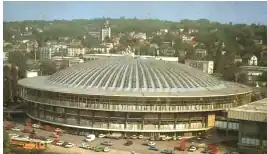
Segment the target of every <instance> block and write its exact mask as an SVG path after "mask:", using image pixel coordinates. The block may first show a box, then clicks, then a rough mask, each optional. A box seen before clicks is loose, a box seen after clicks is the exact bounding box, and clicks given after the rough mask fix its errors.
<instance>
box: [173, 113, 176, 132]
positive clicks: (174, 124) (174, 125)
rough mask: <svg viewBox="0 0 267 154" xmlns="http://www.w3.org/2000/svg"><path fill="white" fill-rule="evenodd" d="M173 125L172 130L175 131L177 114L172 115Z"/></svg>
mask: <svg viewBox="0 0 267 154" xmlns="http://www.w3.org/2000/svg"><path fill="white" fill-rule="evenodd" d="M173 118H174V123H173V129H176V123H177V120H176V119H177V113H174V117H173Z"/></svg>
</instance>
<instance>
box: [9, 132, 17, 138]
mask: <svg viewBox="0 0 267 154" xmlns="http://www.w3.org/2000/svg"><path fill="white" fill-rule="evenodd" d="M8 135H9V136H10V137H13V138H15V137H19V135H18V134H12V133H11V134H8Z"/></svg>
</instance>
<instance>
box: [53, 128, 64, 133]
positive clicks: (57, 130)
mask: <svg viewBox="0 0 267 154" xmlns="http://www.w3.org/2000/svg"><path fill="white" fill-rule="evenodd" d="M54 132H62V130H61V129H60V128H56V129H55V130H54Z"/></svg>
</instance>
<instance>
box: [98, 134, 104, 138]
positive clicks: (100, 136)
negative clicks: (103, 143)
mask: <svg viewBox="0 0 267 154" xmlns="http://www.w3.org/2000/svg"><path fill="white" fill-rule="evenodd" d="M98 137H99V138H104V137H106V135H104V134H99V135H98Z"/></svg>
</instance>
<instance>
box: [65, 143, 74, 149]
mask: <svg viewBox="0 0 267 154" xmlns="http://www.w3.org/2000/svg"><path fill="white" fill-rule="evenodd" d="M73 146H74V144H73V143H67V144H66V145H65V146H64V147H65V148H72V147H73Z"/></svg>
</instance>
